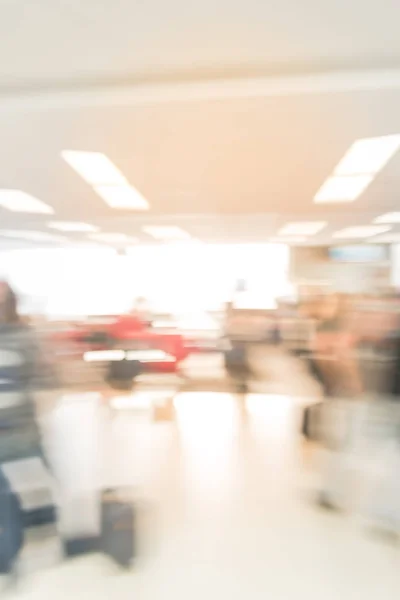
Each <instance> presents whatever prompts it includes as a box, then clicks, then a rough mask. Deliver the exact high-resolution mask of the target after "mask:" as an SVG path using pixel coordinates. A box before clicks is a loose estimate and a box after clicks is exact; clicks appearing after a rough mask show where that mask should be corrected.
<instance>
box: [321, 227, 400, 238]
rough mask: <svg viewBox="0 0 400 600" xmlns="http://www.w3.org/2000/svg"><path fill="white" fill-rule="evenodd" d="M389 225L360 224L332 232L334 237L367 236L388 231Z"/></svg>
mask: <svg viewBox="0 0 400 600" xmlns="http://www.w3.org/2000/svg"><path fill="white" fill-rule="evenodd" d="M390 229H391V227H387V226H386V225H360V226H357V227H346V228H345V229H340V230H339V231H336V232H335V233H334V234H333V237H334V238H367V237H372V236H374V235H379V234H380V233H386V231H390Z"/></svg>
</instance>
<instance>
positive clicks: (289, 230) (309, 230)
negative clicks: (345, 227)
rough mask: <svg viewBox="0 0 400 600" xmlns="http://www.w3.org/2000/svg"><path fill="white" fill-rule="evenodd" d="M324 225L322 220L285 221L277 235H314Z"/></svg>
mask: <svg viewBox="0 0 400 600" xmlns="http://www.w3.org/2000/svg"><path fill="white" fill-rule="evenodd" d="M324 227H326V222H324V221H299V222H297V223H287V224H286V225H284V226H283V227H282V228H281V229H280V230H279V232H278V235H283V236H285V235H300V236H302V235H315V234H317V233H319V232H320V231H322V229H324Z"/></svg>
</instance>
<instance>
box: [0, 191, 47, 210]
mask: <svg viewBox="0 0 400 600" xmlns="http://www.w3.org/2000/svg"><path fill="white" fill-rule="evenodd" d="M0 206H1V207H2V208H5V209H7V210H11V211H13V212H21V213H32V214H33V213H37V214H47V215H51V214H53V213H54V210H53V209H52V208H51V206H49V205H48V204H45V203H44V202H42V201H41V200H38V199H37V198H35V197H34V196H31V195H30V194H27V193H25V192H22V191H21V190H0Z"/></svg>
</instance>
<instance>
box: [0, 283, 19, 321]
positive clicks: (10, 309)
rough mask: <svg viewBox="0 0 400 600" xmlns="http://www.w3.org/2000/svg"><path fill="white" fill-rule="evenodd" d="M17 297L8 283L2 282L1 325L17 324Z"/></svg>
mask: <svg viewBox="0 0 400 600" xmlns="http://www.w3.org/2000/svg"><path fill="white" fill-rule="evenodd" d="M17 305H18V303H17V296H16V295H15V293H14V292H13V290H12V289H11V287H10V286H9V284H8V283H7V282H6V281H0V323H3V324H4V323H7V324H8V323H17V322H18V321H19V317H18V306H17Z"/></svg>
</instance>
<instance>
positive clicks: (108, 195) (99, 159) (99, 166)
mask: <svg viewBox="0 0 400 600" xmlns="http://www.w3.org/2000/svg"><path fill="white" fill-rule="evenodd" d="M61 156H62V157H63V159H64V160H65V161H66V162H67V163H68V164H69V165H70V167H72V168H73V169H74V171H76V172H77V173H78V174H79V175H80V176H81V177H82V178H83V179H84V180H85V181H86V182H87V183H88V184H89V185H91V186H92V187H93V189H94V191H95V192H96V193H97V194H98V195H99V196H100V197H101V198H102V199H103V200H104V202H105V203H106V204H108V206H110V207H111V208H115V209H123V210H148V208H149V203H148V202H147V200H146V199H145V198H144V197H143V196H142V195H141V193H140V192H139V191H138V190H137V189H136V188H134V187H133V186H132V185H130V183H129V182H128V180H127V179H126V177H125V176H124V175H123V174H122V173H121V171H120V170H119V169H118V167H116V166H115V165H114V163H113V162H112V161H111V160H110V159H109V158H108V157H107V156H106V155H105V154H102V153H101V152H81V151H76V150H63V152H61Z"/></svg>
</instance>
